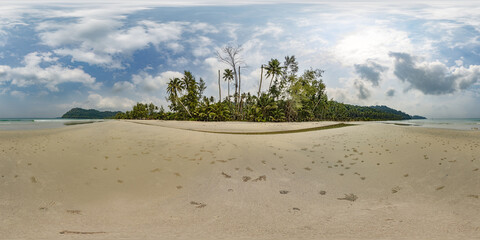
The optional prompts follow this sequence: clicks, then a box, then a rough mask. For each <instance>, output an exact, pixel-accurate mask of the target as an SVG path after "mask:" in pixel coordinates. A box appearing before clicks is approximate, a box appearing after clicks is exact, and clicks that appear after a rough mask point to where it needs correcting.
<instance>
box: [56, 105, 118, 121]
mask: <svg viewBox="0 0 480 240" xmlns="http://www.w3.org/2000/svg"><path fill="white" fill-rule="evenodd" d="M117 113H120V112H111V111H104V112H101V111H98V110H95V109H88V110H87V109H83V108H72V109H71V110H70V111H68V112H66V113H65V114H63V116H62V118H76V119H105V118H113V117H114V116H115V115H116V114H117Z"/></svg>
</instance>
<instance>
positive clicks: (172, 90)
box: [167, 78, 192, 117]
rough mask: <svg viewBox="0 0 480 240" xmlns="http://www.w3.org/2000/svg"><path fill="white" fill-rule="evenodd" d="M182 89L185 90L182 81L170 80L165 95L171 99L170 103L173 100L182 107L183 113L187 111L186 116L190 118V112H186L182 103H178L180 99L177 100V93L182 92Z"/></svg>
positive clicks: (177, 79)
mask: <svg viewBox="0 0 480 240" xmlns="http://www.w3.org/2000/svg"><path fill="white" fill-rule="evenodd" d="M184 89H185V82H184V81H182V80H180V79H179V78H173V79H172V78H170V82H169V83H168V85H167V93H168V94H169V95H170V97H171V98H172V97H173V99H172V102H173V100H175V101H176V102H178V103H180V105H182V107H183V108H184V109H185V111H187V113H188V115H190V117H192V114H190V111H188V109H187V108H186V107H185V105H183V103H182V101H180V99H179V98H178V93H179V92H181V91H183V90H184Z"/></svg>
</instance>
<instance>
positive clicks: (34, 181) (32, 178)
mask: <svg viewBox="0 0 480 240" xmlns="http://www.w3.org/2000/svg"><path fill="white" fill-rule="evenodd" d="M30 182H32V183H37V182H38V181H37V179H36V178H35V177H31V178H30Z"/></svg>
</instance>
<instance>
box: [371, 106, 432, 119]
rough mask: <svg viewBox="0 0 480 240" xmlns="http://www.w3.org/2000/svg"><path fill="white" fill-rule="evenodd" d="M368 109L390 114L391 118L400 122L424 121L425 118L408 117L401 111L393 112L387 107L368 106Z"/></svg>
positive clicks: (393, 110)
mask: <svg viewBox="0 0 480 240" xmlns="http://www.w3.org/2000/svg"><path fill="white" fill-rule="evenodd" d="M369 108H373V109H375V110H379V111H381V112H384V113H388V114H391V115H392V116H395V117H396V118H397V119H399V120H400V119H401V120H408V119H426V118H425V117H422V116H418V115H414V116H410V115H408V114H406V113H404V112H402V111H398V110H395V109H393V108H389V107H387V106H370V107H369Z"/></svg>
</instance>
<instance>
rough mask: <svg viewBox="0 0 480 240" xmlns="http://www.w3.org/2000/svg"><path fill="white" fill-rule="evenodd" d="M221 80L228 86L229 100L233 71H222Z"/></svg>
mask: <svg viewBox="0 0 480 240" xmlns="http://www.w3.org/2000/svg"><path fill="white" fill-rule="evenodd" d="M223 80H225V81H226V82H227V84H228V88H227V89H228V99H230V82H231V81H233V71H232V70H231V69H225V70H223Z"/></svg>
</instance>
